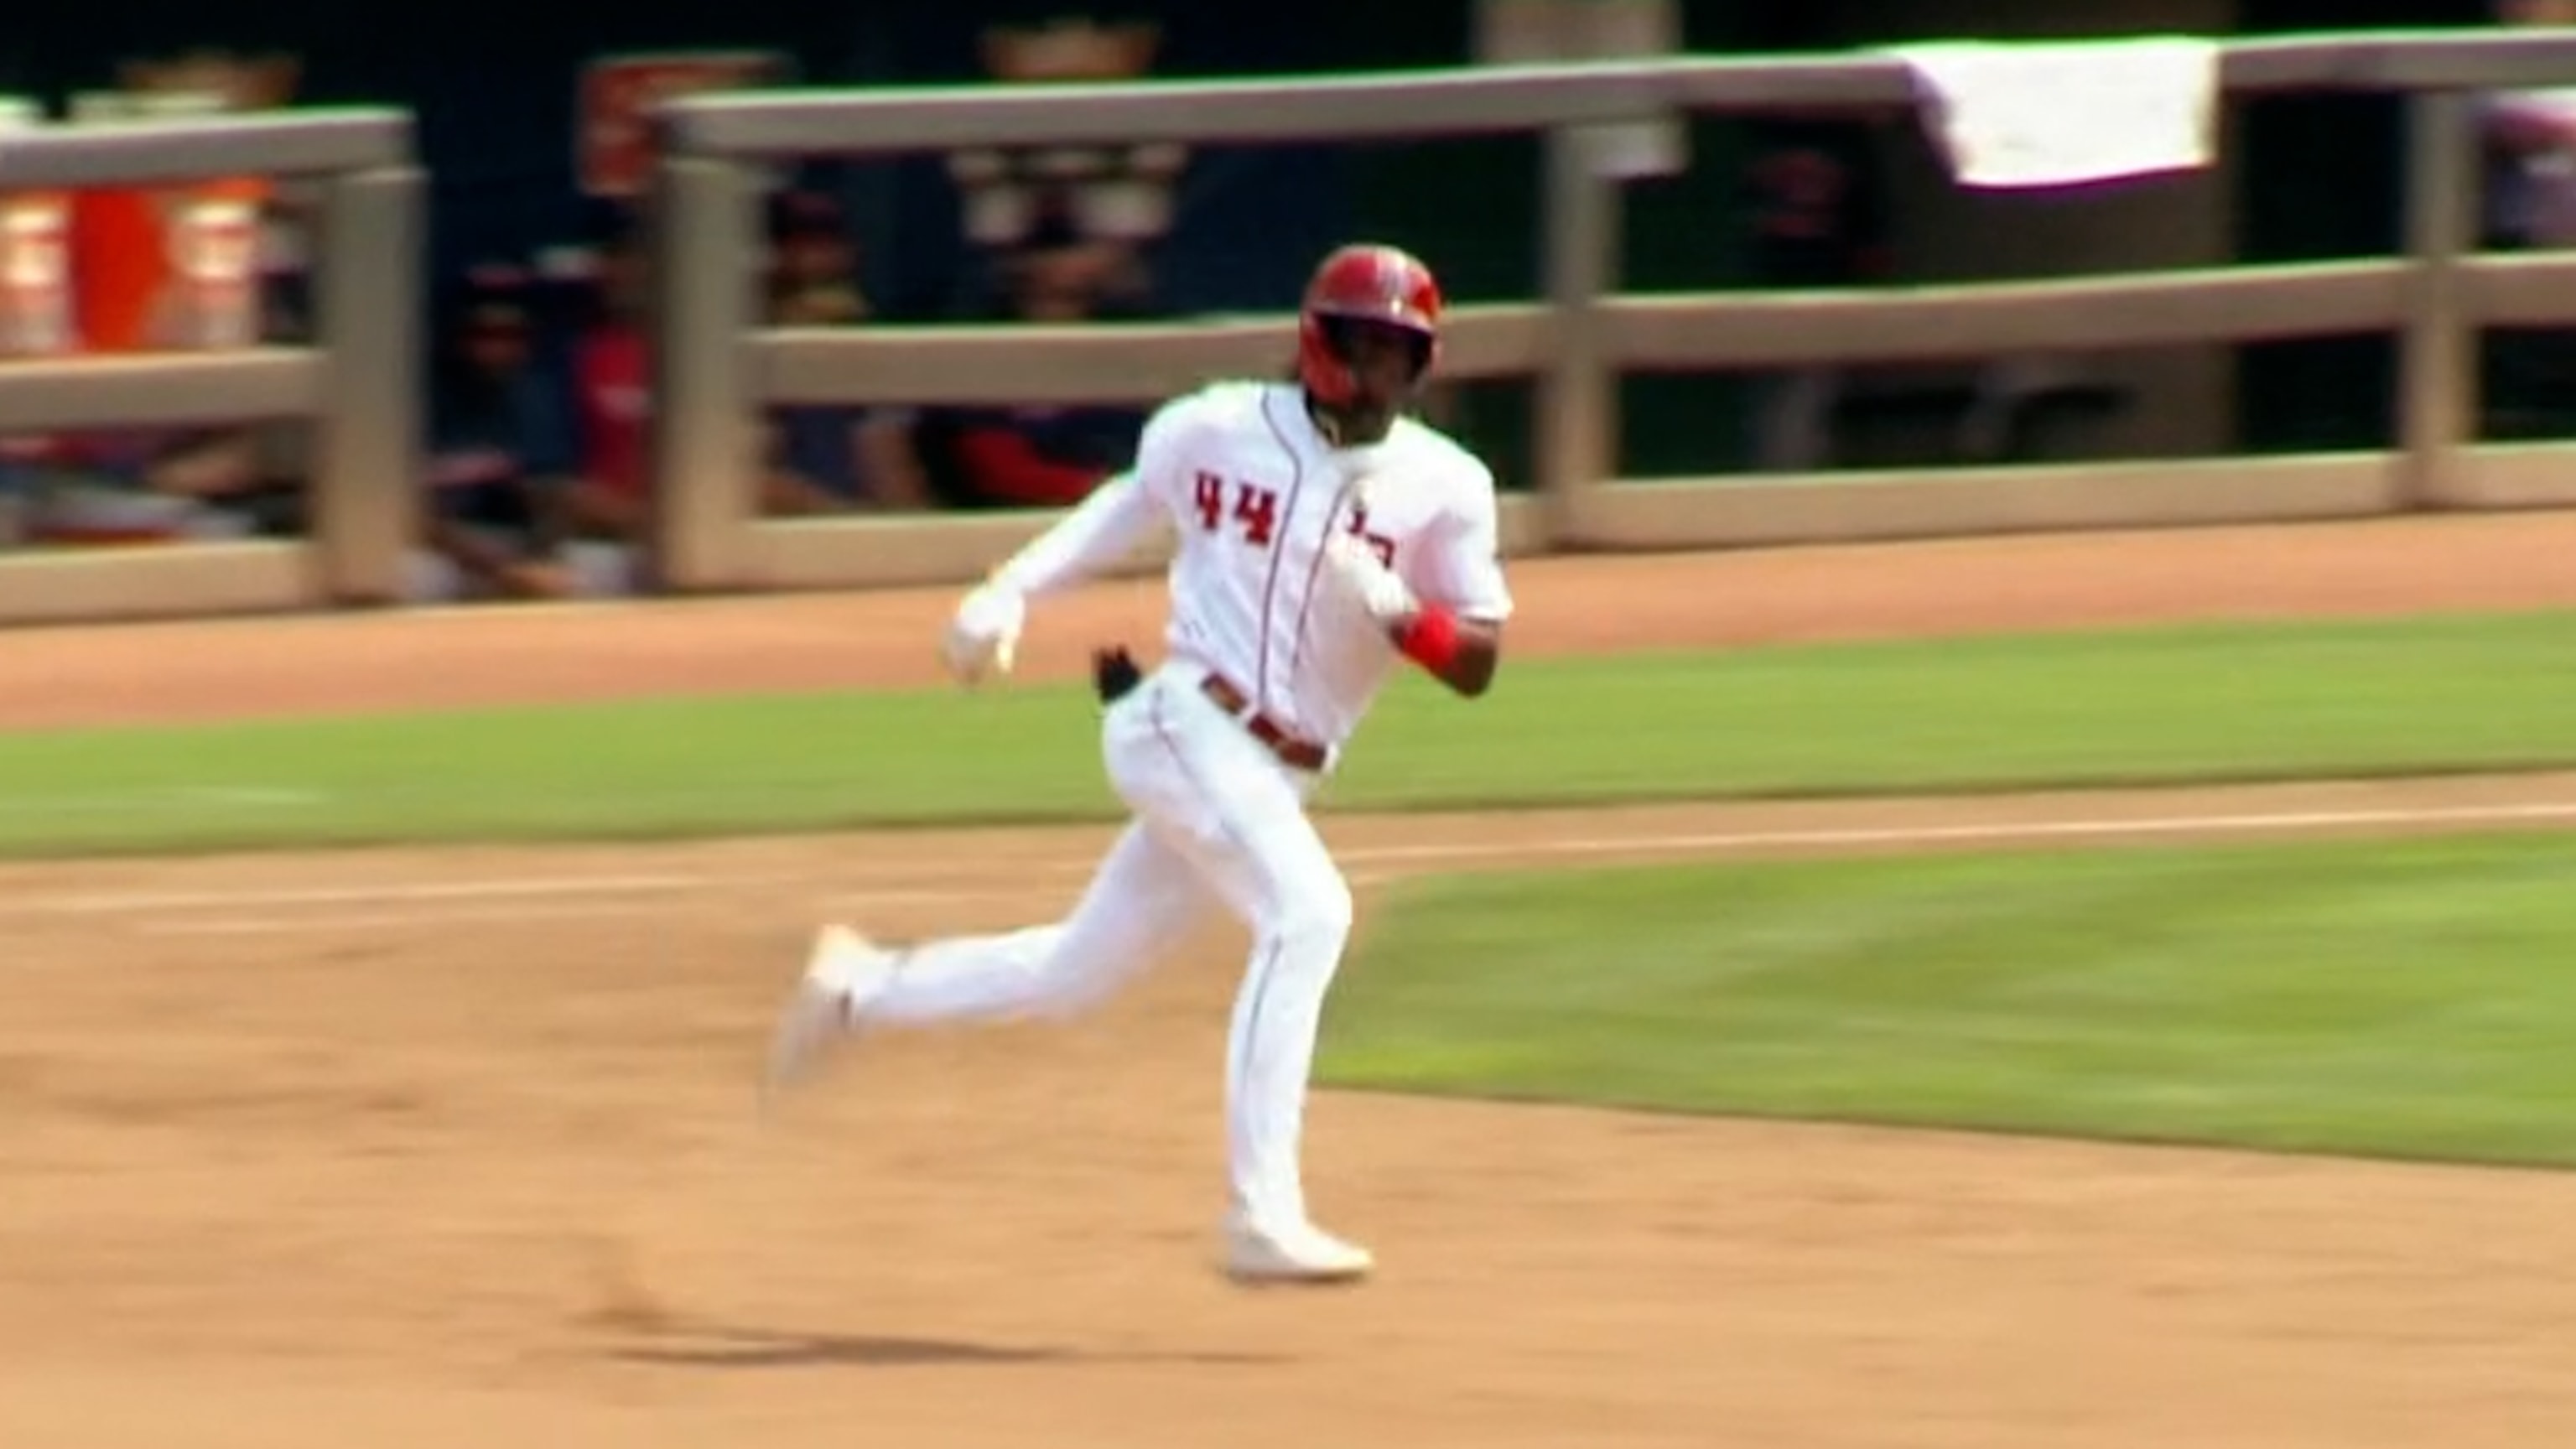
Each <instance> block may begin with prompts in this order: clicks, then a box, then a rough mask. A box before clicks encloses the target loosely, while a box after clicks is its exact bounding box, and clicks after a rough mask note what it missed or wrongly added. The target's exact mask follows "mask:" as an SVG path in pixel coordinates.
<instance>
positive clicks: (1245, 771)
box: [1116, 680, 1367, 1276]
mask: <svg viewBox="0 0 2576 1449" xmlns="http://www.w3.org/2000/svg"><path fill="white" fill-rule="evenodd" d="M1143 693H1144V696H1145V697H1144V700H1143V708H1142V709H1141V710H1140V711H1139V712H1138V715H1137V717H1136V720H1135V727H1134V729H1133V730H1132V732H1131V738H1130V739H1128V740H1127V741H1125V742H1124V745H1125V747H1124V749H1123V750H1120V751H1119V752H1118V754H1117V756H1116V758H1117V759H1118V760H1119V761H1121V762H1122V763H1123V768H1121V769H1120V771H1119V773H1120V778H1121V781H1122V789H1123V790H1124V791H1125V793H1126V794H1127V796H1128V799H1129V802H1130V804H1132V805H1133V806H1134V807H1135V808H1136V811H1137V814H1138V818H1139V819H1140V820H1141V821H1142V822H1143V823H1144V824H1145V826H1146V828H1148V829H1149V830H1151V831H1152V832H1153V833H1154V834H1155V835H1156V836H1157V837H1158V838H1160V839H1162V840H1163V841H1165V842H1166V843H1167V844H1168V845H1169V846H1170V847H1171V848H1172V849H1173V850H1174V851H1175V852H1177V853H1179V854H1181V855H1184V856H1186V857H1188V859H1189V860H1190V861H1191V862H1192V863H1193V864H1195V865H1196V866H1197V867H1198V868H1199V870H1200V872H1201V873H1202V874H1203V875H1204V877H1205V879H1206V881H1207V883H1208V885H1209V887H1210V888H1211V889H1213V890H1214V891H1215V892H1216V894H1217V895H1218V896H1219V897H1221V898H1222V899H1223V900H1224V902H1225V903H1226V905H1227V906H1228V907H1229V908H1231V909H1232V910H1233V912H1234V913H1235V914H1236V915H1237V916H1238V917H1240V918H1241V919H1242V920H1243V921H1244V922H1245V924H1246V925H1247V926H1248V927H1249V928H1250V930H1251V935H1252V943H1251V950H1250V954H1249V957H1248V959H1247V962H1246V968H1245V973H1244V978H1243V982H1242V984H1241V986H1240V987H1239V988H1238V989H1237V992H1236V996H1235V1004H1234V1013H1233V1019H1232V1022H1231V1024H1230V1029H1229V1032H1228V1040H1227V1050H1226V1068H1227V1070H1226V1103H1227V1144H1228V1159H1229V1164H1228V1165H1229V1169H1230V1176H1231V1178H1232V1183H1233V1190H1234V1198H1235V1211H1236V1214H1237V1217H1238V1219H1239V1220H1240V1221H1241V1222H1242V1223H1244V1224H1247V1225H1249V1226H1250V1228H1251V1229H1253V1230H1254V1233H1255V1235H1256V1237H1259V1238H1261V1239H1263V1240H1264V1241H1266V1242H1267V1243H1269V1244H1272V1245H1274V1246H1276V1245H1285V1247H1284V1249H1283V1250H1284V1251H1286V1252H1288V1253H1289V1254H1290V1255H1291V1256H1292V1257H1296V1258H1298V1259H1300V1260H1302V1262H1303V1263H1304V1264H1305V1265H1306V1266H1309V1267H1317V1268H1336V1269H1345V1270H1349V1271H1357V1270H1359V1269H1361V1268H1364V1267H1365V1266H1366V1262H1367V1259H1366V1255H1365V1254H1364V1253H1361V1252H1359V1251H1358V1250H1357V1249H1353V1248H1350V1247H1349V1245H1347V1244H1339V1243H1335V1242H1333V1241H1331V1240H1329V1239H1325V1238H1323V1237H1322V1236H1321V1234H1319V1233H1317V1232H1316V1231H1314V1230H1313V1228H1312V1225H1311V1223H1310V1221H1309V1219H1308V1216H1307V1204H1306V1195H1305V1187H1304V1180H1303V1174H1302V1171H1301V1168H1300V1159H1301V1155H1302V1143H1303V1138H1304V1132H1305V1109H1306V1096H1307V1082H1308V1077H1309V1075H1310V1073H1311V1071H1312V1068H1313V1065H1314V1056H1315V1038H1316V1032H1317V1029H1318V1026H1319V1024H1320V1022H1321V1019H1322V1014H1323V1005H1324V997H1325V994H1326V992H1327V990H1328V989H1329V988H1330V987H1331V985H1332V981H1333V977H1334V974H1335V973H1336V972H1337V971H1338V969H1339V968H1340V965H1341V959H1342V952H1343V948H1344V946H1345V945H1346V944H1347V943H1348V941H1349V937H1350V930H1351V915H1352V907H1351V893H1350V888H1349V885H1348V884H1347V883H1346V882H1345V881H1344V879H1343V877H1342V873H1341V870H1340V868H1339V867H1338V866H1337V865H1336V864H1335V863H1334V861H1333V858H1332V855H1331V853H1330V852H1329V851H1328V850H1327V849H1326V847H1325V845H1324V841H1323V837H1322V836H1321V835H1320V834H1318V833H1317V832H1316V830H1315V827H1314V823H1313V822H1312V821H1311V820H1310V819H1308V817H1307V815H1306V809H1305V794H1306V791H1307V789H1308V788H1310V782H1304V781H1301V779H1300V778H1299V777H1297V776H1295V775H1292V774H1291V773H1289V772H1288V771H1287V770H1286V769H1284V768H1283V767H1282V766H1281V765H1280V764H1279V763H1278V762H1277V761H1276V760H1274V759H1272V758H1271V757H1270V755H1269V754H1268V752H1267V751H1266V750H1264V749H1263V748H1262V747H1261V746H1260V745H1259V744H1258V743H1257V742H1255V741H1254V740H1253V739H1252V738H1251V736H1249V735H1248V734H1246V733H1244V731H1243V730H1242V728H1241V727H1240V726H1239V725H1237V724H1236V723H1235V722H1234V721H1232V720H1230V719H1228V718H1226V716H1225V715H1224V714H1223V713H1222V712H1220V711H1218V710H1216V709H1215V708H1213V707H1212V706H1211V705H1209V704H1208V703H1207V702H1206V701H1205V700H1203V699H1201V698H1199V697H1197V696H1196V695H1194V694H1193V693H1191V692H1190V690H1189V688H1188V687H1187V686H1186V684H1180V683H1171V682H1166V681H1161V680H1158V681H1157V684H1156V685H1155V686H1153V687H1149V689H1148V690H1146V691H1144V692H1143ZM1290 1266H1292V1267H1293V1266H1296V1265H1294V1264H1292V1265H1290ZM1335 1275H1336V1274H1334V1273H1314V1274H1306V1275H1305V1276H1335Z"/></svg>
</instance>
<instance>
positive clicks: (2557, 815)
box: [0, 801, 2576, 931]
mask: <svg viewBox="0 0 2576 1449" xmlns="http://www.w3.org/2000/svg"><path fill="white" fill-rule="evenodd" d="M2545 822H2576V801H2551V802H2527V803H2521V804H2502V803H2500V804H2493V805H2451V806H2418V807H2407V806H2387V807H2381V808H2374V809H2355V810H2286V811H2268V812H2235V813H2231V812H2206V813H2199V814H2175V815H2137V816H2105V817H2100V818H2088V819H2075V820H2030V821H1994V822H1988V823H1981V824H1957V825H1886V826H1868V825H1855V826H1823V827H1808V828H1799V829H1775V830H1741V831H1687V832H1650V831H1640V832H1634V833H1630V834H1622V835H1596V836H1579V837H1568V838H1563V839H1556V840H1521V841H1514V842H1490V843H1489V842H1470V841H1453V842H1424V843H1421V844H1414V845H1378V846H1359V847H1353V848H1350V849H1346V850H1341V851H1338V852H1336V854H1337V856H1338V857H1339V858H1340V859H1341V860H1342V861H1343V862H1344V863H1345V864H1346V865H1350V866H1368V865H1379V866H1394V865H1411V866H1421V865H1438V864H1442V863H1446V862H1467V861H1477V860H1527V859H1533V858H1546V857H1567V856H1599V855H1648V854H1709V853H1716V852H1722V851H1756V852H1759V851H1783V850H1796V849H1803V848H1815V847H1835V846H1889V847H1906V846H1930V845H1944V844H1991V845H2007V844H2013V843H2035V842H2045V841H2051V840H2068V839H2088V838H2115V837H2121V836H2159V835H2164V836H2199V837H2205V838H2214V837H2221V836H2227V835H2254V834H2271V833H2282V832H2293V831H2302V830H2333V829H2356V828H2383V829H2384V828H2403V827H2422V826H2439V825H2457V826H2474V825H2505V824H2514V823H2545ZM1047 864H1048V866H1049V867H1050V868H1052V867H1053V866H1054V864H1055V863H1052V862H1050V863H1047ZM1064 864H1065V865H1067V866H1072V865H1073V864H1075V863H1074V862H1069V861H1068V862H1064ZM1009 865H1010V869H1011V870H1013V871H1015V872H1019V873H1020V874H1019V875H1018V876H1017V878H1015V880H1014V882H1013V883H1012V884H1010V885H1007V886H1003V885H984V886H970V885H967V884H964V882H966V881H969V880H972V879H973V878H974V875H975V873H976V872H978V871H988V870H991V869H994V868H996V863H995V862H992V861H987V860H983V859H981V858H978V857H972V856H959V857H955V858H953V859H946V858H943V859H939V860H922V859H916V860H912V861H908V862H906V866H907V868H909V869H922V868H925V867H928V868H934V869H938V870H941V871H942V872H949V871H952V870H953V872H954V873H955V874H956V875H957V876H958V878H959V880H960V884H959V885H957V886H956V887H953V888H952V887H922V888H917V889H916V888H898V889H888V890H883V891H845V890H830V889H825V890H824V891H822V892H821V895H822V899H823V900H824V902H825V903H827V904H832V905H859V904H865V903H877V904H893V903H905V904H945V903H953V902H958V901H965V900H984V899H992V898H995V897H1002V896H1020V895H1025V894H1026V893H1027V889H1028V885H1029V881H1028V879H1027V875H1028V874H1029V873H1032V872H1034V871H1035V870H1036V869H1037V868H1038V863H1036V862H1031V861H1028V860H1017V861H1013V862H1010V863H1009ZM1386 874H1388V873H1387V872H1383V871H1380V872H1373V873H1371V876H1372V878H1383V877H1384V876H1385V875H1386ZM826 880H828V877H824V876H820V875H816V874H811V873H806V874H796V875H783V874H770V875H759V874H725V873H718V872H703V873H701V872H685V871H673V872H667V873H662V874H653V875H605V874H603V875H540V876H514V877H507V878H488V879H478V880H452V881H422V882H415V883H408V884H405V883H399V882H387V883H383V884H376V885H351V886H314V887H293V888H269V887H256V886H250V887H241V888H235V889H231V890H220V889H210V890H185V891H131V892H113V891H110V892H82V893H75V894H67V895H60V896H37V897H29V898H22V899H20V900H16V901H6V902H0V916H9V915H15V916H20V917H25V916H29V915H39V914H43V915H85V916H96V915H149V914H162V913H188V912H206V911H216V910H226V909H229V910H233V911H241V912H245V913H248V912H258V911H267V910H281V909H293V908H297V907H342V906H347V907H359V908H362V910H364V911H367V912H369V913H370V914H372V915H373V916H374V917H377V918H381V919H382V920H383V922H384V923H386V924H395V923H402V924H417V923H420V922H422V921H425V920H430V919H454V918H455V916H454V915H452V914H442V913H441V912H440V911H439V910H438V909H436V908H439V907H443V906H449V905H454V904H458V903H474V902H512V901H517V902H524V903H527V904H529V905H531V906H538V905H541V904H542V903H544V902H548V901H562V900H577V899H579V898H583V897H594V898H596V897H647V898H650V897H671V896H677V895H687V894H701V893H706V892H710V891H719V890H754V891H761V892H775V891H777V890H780V889H783V888H786V887H789V886H795V885H808V886H820V885H823V883H824V882H825V881H826ZM406 906H418V907H428V908H431V909H428V910H421V911H409V910H393V909H389V908H396V907H406ZM536 913H540V914H542V913H547V912H544V911H539V912H536ZM567 913H570V912H567ZM234 919H235V920H236V921H238V922H239V924H238V925H237V926H236V927H235V928H234V929H237V930H242V931H255V930H285V929H293V928H294V927H290V926H287V925H284V924H253V921H255V920H256V921H259V922H263V923H267V922H275V921H280V920H282V918H271V917H253V916H249V915H245V916H242V917H236V918H234ZM314 919H315V923H316V924H315V927H314V928H315V929H321V928H322V925H323V923H324V922H336V923H338V924H340V925H343V926H345V925H347V924H349V923H350V921H351V919H352V917H351V916H350V915H349V914H347V913H333V914H331V915H328V916H317V917H315V918H314Z"/></svg>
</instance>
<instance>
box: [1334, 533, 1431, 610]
mask: <svg viewBox="0 0 2576 1449" xmlns="http://www.w3.org/2000/svg"><path fill="white" fill-rule="evenodd" d="M1324 566H1325V568H1327V569H1328V570H1330V571H1331V574H1332V578H1333V581H1334V583H1335V585H1336V586H1337V587H1339V588H1340V589H1341V591H1342V594H1343V596H1344V597H1346V598H1348V599H1349V600H1350V601H1351V602H1352V603H1354V604H1356V605H1358V606H1359V608H1360V610H1361V611H1362V612H1363V613H1365V614H1367V615H1368V616H1369V618H1370V620H1372V621H1373V622H1375V623H1377V624H1379V625H1381V626H1385V625H1392V624H1394V623H1395V622H1397V621H1398V620H1401V619H1405V618H1409V617H1411V616H1412V614H1413V613H1414V611H1415V610H1417V609H1419V608H1421V607H1422V604H1421V601H1420V600H1419V599H1416V598H1415V597H1414V596H1413V590H1412V589H1411V588H1409V587H1407V586H1406V584H1405V582H1404V580H1403V579H1401V578H1398V577H1397V576H1396V573H1395V570H1393V569H1390V568H1388V567H1387V566H1386V565H1385V564H1383V563H1381V562H1379V561H1378V556H1377V551H1376V550H1375V549H1372V548H1370V547H1369V545H1368V540H1366V539H1364V538H1360V537H1358V536H1356V535H1354V534H1348V533H1335V534H1334V535H1333V536H1332V537H1331V538H1330V539H1329V540H1327V541H1326V542H1325V544H1324Z"/></svg>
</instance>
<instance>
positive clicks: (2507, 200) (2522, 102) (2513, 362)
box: [2479, 0, 2576, 433]
mask: <svg viewBox="0 0 2576 1449" xmlns="http://www.w3.org/2000/svg"><path fill="white" fill-rule="evenodd" d="M2497 18H2498V19H2500V20H2501V21H2503V22H2504V23H2505V24H2507V25H2518V26H2534V27H2539V26H2567V25H2576V0H2503V3H2502V4H2500V5H2499V6H2498V16H2497ZM2479 119H2480V122H2481V133H2482V139H2483V141H2484V150H2485V156H2486V196H2485V208H2484V218H2483V222H2484V224H2483V237H2482V241H2483V243H2484V244H2485V245H2486V246H2488V247H2491V248H2495V249H2498V250H2505V251H2536V250H2549V249H2556V248H2560V247H2565V246H2568V245H2570V244H2576V86H2560V87H2554V88H2547V89H2540V90H2526V91H2504V92H2497V93H2494V94H2490V95H2488V96H2487V97H2486V98H2485V101H2484V104H2483V106H2482V107H2481V110H2480V116H2479ZM2483 342H2484V352H2485V373H2486V379H2485V381H2486V387H2485V392H2486V402H2487V404H2488V406H2489V408H2490V410H2491V411H2492V412H2495V413H2500V414H2502V415H2503V417H2504V418H2505V419H2506V420H2508V425H2507V426H2508V430H2509V431H2531V432H2549V433H2559V432H2564V431H2566V430H2567V427H2568V425H2569V423H2570V422H2571V421H2576V334H2571V333H2570V332H2569V331H2568V330H2567V329H2565V328H2558V327H2527V326H2526V327H2496V328H2492V329H2489V330H2488V332H2487V333H2486V336H2485V338H2484V339H2483Z"/></svg>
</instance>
